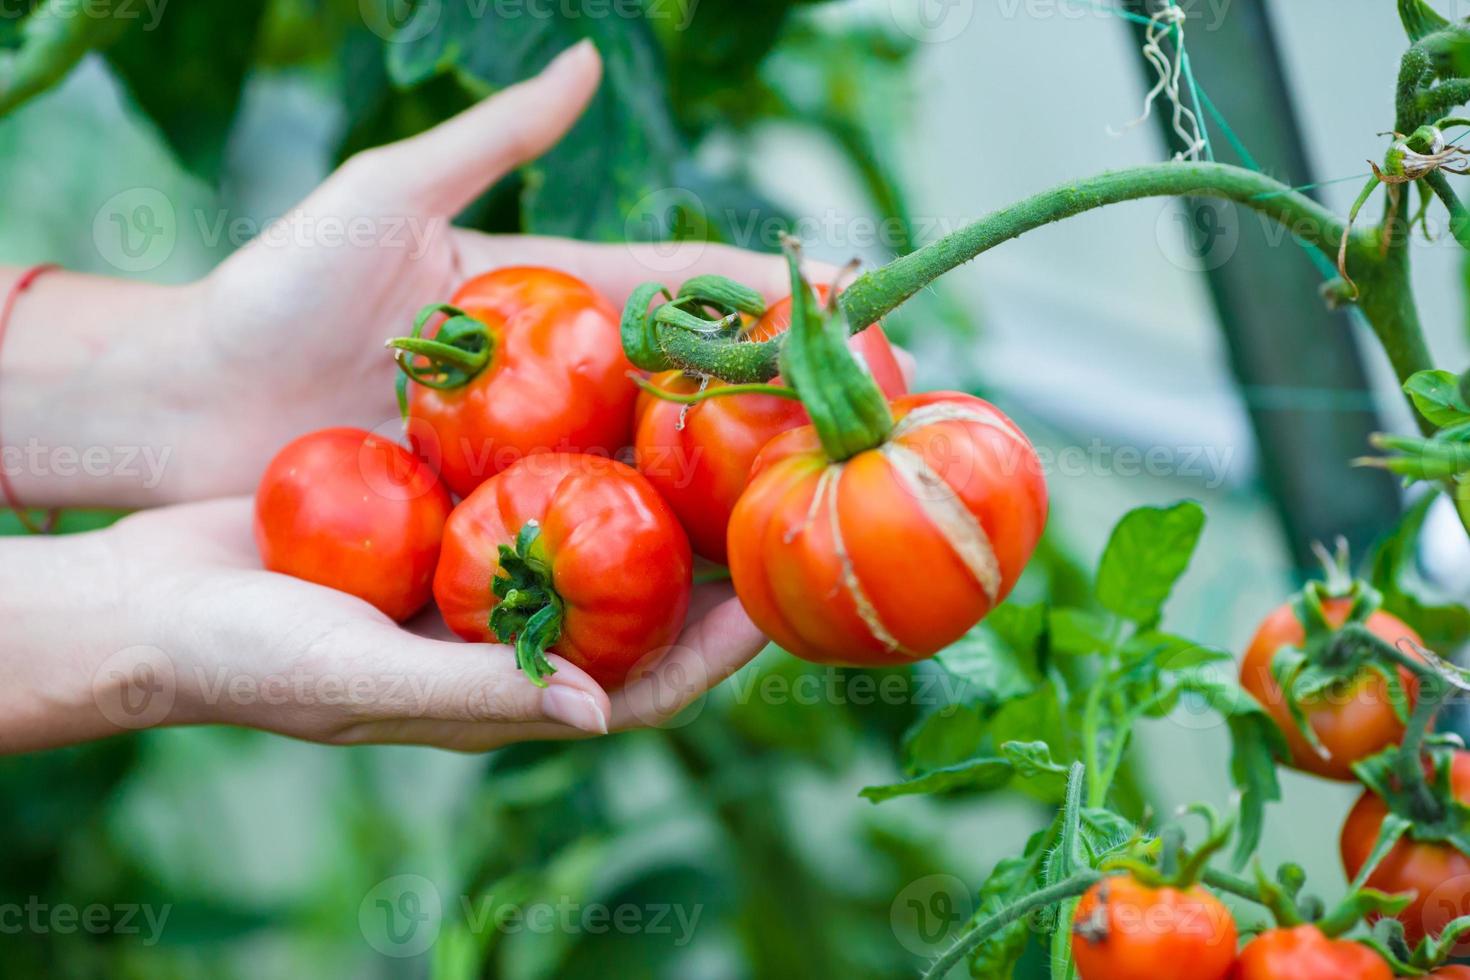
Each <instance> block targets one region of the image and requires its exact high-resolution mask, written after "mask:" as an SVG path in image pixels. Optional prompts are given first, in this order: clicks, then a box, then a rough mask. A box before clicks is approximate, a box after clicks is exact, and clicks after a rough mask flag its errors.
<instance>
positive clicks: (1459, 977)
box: [1429, 965, 1470, 980]
mask: <svg viewBox="0 0 1470 980" xmlns="http://www.w3.org/2000/svg"><path fill="white" fill-rule="evenodd" d="M1429 980H1470V966H1453V965H1452V966H1442V967H1440V968H1439V969H1438V970H1435V971H1434V972H1433V973H1431V974H1429Z"/></svg>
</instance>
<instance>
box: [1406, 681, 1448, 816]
mask: <svg viewBox="0 0 1470 980" xmlns="http://www.w3.org/2000/svg"><path fill="white" fill-rule="evenodd" d="M1448 691H1449V684H1447V683H1446V682H1445V680H1444V678H1443V677H1441V676H1440V675H1439V674H1437V673H1435V674H1431V675H1428V676H1425V677H1423V678H1422V679H1421V680H1420V683H1419V702H1418V703H1417V704H1416V705H1414V713H1413V715H1411V716H1410V717H1409V724H1408V727H1407V729H1406V730H1405V731H1404V741H1403V744H1402V745H1400V746H1399V752H1398V759H1397V760H1396V763H1395V766H1394V768H1395V770H1396V772H1397V774H1398V778H1399V781H1400V782H1401V783H1402V784H1403V787H1404V789H1405V790H1406V791H1407V792H1409V793H1410V794H1412V796H1413V801H1414V802H1413V807H1414V816H1415V818H1416V819H1423V820H1425V821H1431V822H1432V821H1437V820H1442V819H1444V815H1445V807H1444V803H1443V801H1441V800H1440V799H1439V797H1438V796H1436V795H1435V792H1434V790H1433V788H1432V787H1431V786H1430V785H1429V780H1428V779H1427V778H1425V776H1424V759H1423V754H1424V737H1425V736H1426V735H1427V734H1428V733H1429V726H1430V725H1432V724H1433V723H1434V715H1435V713H1436V712H1438V711H1439V706H1440V703H1441V702H1442V701H1443V700H1444V697H1445V694H1446V693H1447V692H1448Z"/></svg>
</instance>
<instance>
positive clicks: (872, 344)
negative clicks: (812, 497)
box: [634, 288, 907, 564]
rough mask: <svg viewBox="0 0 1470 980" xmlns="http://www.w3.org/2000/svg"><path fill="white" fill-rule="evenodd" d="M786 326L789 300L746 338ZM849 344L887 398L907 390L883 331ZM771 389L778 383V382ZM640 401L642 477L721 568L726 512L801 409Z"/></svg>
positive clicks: (751, 397)
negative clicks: (759, 456) (767, 447)
mask: <svg viewBox="0 0 1470 980" xmlns="http://www.w3.org/2000/svg"><path fill="white" fill-rule="evenodd" d="M817 295H818V298H819V300H820V299H821V298H823V297H825V295H826V290H825V289H822V288H819V289H818V290H817ZM790 324H791V299H790V298H789V297H788V298H786V299H783V300H781V301H780V302H778V303H776V304H775V305H773V306H771V307H770V308H769V309H768V310H766V312H765V314H764V315H763V316H761V317H760V319H759V320H757V321H756V322H755V323H754V324H752V325H751V326H750V328H749V329H748V330H746V331H745V333H744V338H745V339H746V340H748V341H752V342H759V341H766V340H770V339H771V338H773V337H777V336H779V335H781V334H782V333H785V332H786V330H787V328H788V327H789V326H790ZM848 343H849V346H850V347H851V348H852V350H853V353H854V354H856V355H857V357H858V358H859V359H860V360H861V361H862V363H863V364H864V365H865V366H866V367H867V368H868V370H869V372H871V374H872V376H873V379H874V380H875V381H876V382H877V383H878V387H879V388H881V389H882V390H883V393H884V394H885V395H887V396H888V397H890V398H892V397H897V396H899V395H902V394H904V393H905V392H906V391H907V385H906V384H905V382H904V377H903V370H902V368H901V367H900V366H899V364H898V360H897V359H896V358H895V357H894V354H893V348H892V347H891V346H890V345H889V343H888V338H887V337H886V336H885V335H884V333H883V327H882V326H881V325H879V324H876V323H875V324H873V325H872V326H870V327H868V328H867V329H865V330H862V331H859V332H858V333H856V334H854V335H853V336H852V338H851V339H850V340H849V342H848ZM650 380H651V383H652V384H653V385H655V386H656V387H658V388H662V389H664V390H666V391H670V392H673V393H675V394H681V395H690V394H694V393H696V392H698V391H700V390H701V381H700V379H699V378H697V377H696V376H692V375H689V374H685V373H684V372H682V371H667V372H664V373H661V374H657V375H655V376H654V377H653V378H652V379H650ZM771 383H772V384H780V383H781V381H780V378H773V379H772V381H771ZM723 386H724V382H721V381H719V380H710V381H708V382H706V383H705V384H704V388H705V389H706V390H708V389H718V388H720V387H723ZM640 399H641V401H640V405H641V408H640V411H639V416H638V425H637V434H636V437H635V439H634V448H635V456H636V465H637V467H638V470H639V472H641V473H642V474H643V475H644V476H646V477H647V478H648V480H649V482H650V483H652V484H653V485H654V486H655V487H657V488H658V491H659V493H660V494H662V495H663V498H664V499H665V500H667V501H668V502H669V506H670V507H672V508H673V510H674V513H675V514H677V515H678V516H679V520H680V521H681V522H682V523H683V525H684V527H685V529H686V530H688V532H689V541H690V543H691V544H692V545H693V546H694V550H695V551H696V552H697V553H699V554H700V555H703V556H704V557H706V558H708V559H710V560H711V561H717V562H720V563H721V564H724V563H725V561H726V560H727V558H726V547H725V536H726V531H727V529H728V527H729V524H730V514H731V512H732V511H733V510H734V509H735V502H736V501H737V500H738V499H739V498H740V494H741V492H742V491H744V490H745V487H746V485H747V484H748V483H749V482H750V472H751V468H752V466H753V465H754V463H755V458H756V454H757V453H759V452H760V450H761V447H762V446H764V445H765V444H766V443H767V442H769V441H770V440H771V439H772V438H773V437H774V436H776V435H779V434H780V433H782V432H785V431H786V430H788V429H794V428H796V427H797V426H800V425H805V424H806V423H807V421H808V419H807V414H806V412H805V410H803V409H802V407H801V403H800V402H796V401H791V400H789V399H785V398H779V397H776V396H774V395H762V394H743V395H732V396H729V397H723V398H713V399H710V400H709V401H704V402H701V403H699V404H698V405H681V404H678V403H675V402H671V401H660V400H659V399H657V398H654V397H652V396H650V395H648V394H646V393H645V394H643V395H641V396H640Z"/></svg>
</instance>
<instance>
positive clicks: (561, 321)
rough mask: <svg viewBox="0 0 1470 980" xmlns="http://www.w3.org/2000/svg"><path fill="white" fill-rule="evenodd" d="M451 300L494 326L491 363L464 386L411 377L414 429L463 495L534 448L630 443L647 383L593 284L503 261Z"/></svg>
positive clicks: (422, 450) (585, 448)
mask: <svg viewBox="0 0 1470 980" xmlns="http://www.w3.org/2000/svg"><path fill="white" fill-rule="evenodd" d="M450 305H451V306H455V307H458V308H459V309H461V310H463V311H464V312H465V313H467V314H469V315H470V316H471V317H473V318H474V319H476V320H479V321H480V322H482V323H484V324H485V326H486V328H487V330H488V331H489V335H490V343H491V356H490V362H489V364H488V365H487V366H486V367H485V368H484V369H483V370H481V371H480V372H479V373H478V374H476V375H475V376H474V377H473V378H472V379H470V381H469V382H468V383H467V384H464V385H462V386H460V387H457V388H450V389H445V390H439V389H435V388H430V387H426V386H424V385H420V384H414V383H410V384H409V386H408V388H409V395H408V413H409V417H410V419H411V420H414V421H416V422H418V423H420V424H414V425H410V427H409V435H410V439H411V440H412V442H413V445H414V449H415V451H416V452H418V453H419V454H420V455H421V456H423V457H424V458H425V459H426V460H428V461H429V462H430V463H431V464H436V465H438V467H439V471H440V472H441V473H442V474H443V475H444V479H445V481H446V482H447V483H448V484H449V486H450V488H451V489H452V490H454V492H455V493H456V494H458V495H459V496H461V497H464V496H467V495H468V494H469V493H470V491H472V490H474V489H475V487H477V486H479V485H480V484H481V483H482V482H484V481H485V480H487V479H489V478H490V477H491V476H494V475H495V474H496V473H498V472H500V471H501V470H503V469H505V468H506V467H507V466H509V465H510V464H511V463H514V462H515V461H516V460H518V459H521V458H523V457H525V456H529V455H530V454H532V453H536V452H550V451H570V452H594V453H606V454H608V455H611V454H613V453H615V452H617V451H618V450H619V449H621V448H622V447H623V446H626V445H627V444H628V441H629V437H630V435H631V430H632V414H633V405H634V401H635V399H636V398H637V394H638V389H637V386H635V385H634V384H633V382H632V380H631V379H630V378H629V377H628V372H629V371H631V370H632V365H631V364H629V363H628V360H627V358H626V357H624V356H623V346H622V338H621V335H620V334H619V329H618V312H617V310H615V309H614V308H613V307H612V305H611V304H609V303H608V301H607V300H606V299H604V298H603V297H602V296H601V295H599V294H598V293H597V292H596V291H595V290H593V288H592V287H591V286H589V285H587V284H586V283H584V282H582V281H581V280H580V279H577V278H575V277H573V276H569V275H567V274H566V273H563V272H557V271H555V270H553V269H537V268H525V267H522V268H509V269H497V270H495V271H494V272H489V273H486V274H485V275H482V276H477V277H475V278H474V279H471V280H470V281H469V282H467V283H465V284H464V285H463V286H461V287H460V288H459V291H458V292H457V293H455V295H454V298H453V300H452V301H451V302H450ZM425 334H426V336H432V333H431V332H430V331H425Z"/></svg>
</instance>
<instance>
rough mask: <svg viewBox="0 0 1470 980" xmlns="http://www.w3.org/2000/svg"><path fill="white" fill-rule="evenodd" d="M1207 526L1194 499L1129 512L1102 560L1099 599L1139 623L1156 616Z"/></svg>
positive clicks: (1118, 527)
mask: <svg viewBox="0 0 1470 980" xmlns="http://www.w3.org/2000/svg"><path fill="white" fill-rule="evenodd" d="M1204 526H1205V513H1204V510H1203V509H1202V508H1201V507H1200V505H1199V504H1197V503H1195V502H1194V501H1192V500H1183V501H1180V502H1179V503H1177V504H1174V505H1172V506H1170V507H1139V508H1138V509H1136V510H1133V511H1130V512H1129V513H1127V514H1125V515H1124V517H1123V519H1122V520H1121V521H1119V522H1118V525H1117V527H1115V528H1113V534H1112V537H1111V538H1110V539H1109V540H1108V546H1107V548H1106V549H1105V550H1104V551H1103V556H1102V562H1101V563H1100V564H1099V566H1098V571H1097V598H1098V601H1099V602H1101V603H1102V604H1103V605H1104V606H1106V607H1107V608H1108V609H1111V610H1112V611H1113V612H1115V613H1117V614H1118V615H1119V616H1122V617H1123V618H1124V619H1131V620H1133V621H1134V622H1136V623H1139V624H1140V625H1143V626H1150V625H1152V624H1154V623H1156V622H1158V620H1159V617H1160V615H1162V613H1163V608H1164V603H1165V602H1166V601H1168V598H1169V593H1170V592H1172V591H1173V589H1174V583H1175V582H1176V581H1178V579H1179V576H1181V575H1183V574H1184V570H1185V569H1186V568H1187V567H1189V560H1190V558H1191V557H1193V555H1194V548H1195V545H1196V544H1198V542H1199V536H1200V532H1201V531H1202V530H1203V529H1204Z"/></svg>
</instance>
